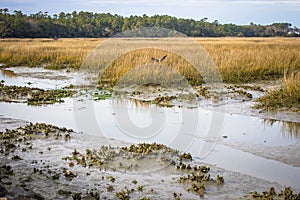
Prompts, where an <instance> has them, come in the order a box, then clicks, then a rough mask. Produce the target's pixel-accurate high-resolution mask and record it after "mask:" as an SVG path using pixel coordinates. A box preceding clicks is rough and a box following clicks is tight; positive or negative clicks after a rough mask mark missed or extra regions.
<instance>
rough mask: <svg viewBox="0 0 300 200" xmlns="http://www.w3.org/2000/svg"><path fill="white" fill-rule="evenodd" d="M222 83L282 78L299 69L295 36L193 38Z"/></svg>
mask: <svg viewBox="0 0 300 200" xmlns="http://www.w3.org/2000/svg"><path fill="white" fill-rule="evenodd" d="M196 41H197V42H198V43H199V44H201V45H202V46H203V47H204V48H205V50H206V51H207V52H208V53H209V54H210V56H211V57H212V59H213V60H214V62H215V63H216V65H217V66H218V69H219V71H220V73H221V75H222V79H223V81H224V82H226V83H246V82H254V81H260V80H274V79H278V78H283V76H284V72H285V71H289V72H293V71H299V70H300V51H299V49H300V39H299V38H197V39H196Z"/></svg>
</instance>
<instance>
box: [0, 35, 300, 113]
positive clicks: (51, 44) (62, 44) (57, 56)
mask: <svg viewBox="0 0 300 200" xmlns="http://www.w3.org/2000/svg"><path fill="white" fill-rule="evenodd" d="M154 40H155V39H148V40H147V42H149V43H151V42H153V41H154ZM193 40H194V41H195V42H196V43H198V44H200V45H201V46H202V47H203V48H204V49H205V50H206V51H207V52H208V54H209V55H210V56H211V58H212V61H213V62H214V63H215V65H216V66H217V69H218V70H219V72H220V74H221V78H222V80H223V81H224V82H226V83H247V82H255V81H260V80H277V79H279V78H282V79H283V83H282V88H280V89H277V90H274V91H272V92H271V93H269V94H268V95H267V96H266V97H263V98H261V99H260V102H261V104H260V105H261V106H263V107H265V108H266V109H274V108H276V107H282V106H285V107H293V106H294V107H295V106H296V107H299V101H300V99H299V94H300V89H299V88H300V78H299V76H300V75H299V71H300V51H299V50H300V38H193ZM103 41H107V40H104V39H78V38H75V39H59V40H52V39H1V40H0V63H3V64H5V66H20V65H23V66H24V65H25V66H30V67H35V66H44V67H47V68H50V69H63V68H75V69H79V68H80V67H81V66H82V63H83V61H84V60H85V59H86V57H87V56H88V55H90V52H91V51H92V50H93V49H94V48H95V47H96V46H97V45H99V44H102V43H103ZM116 45H117V44H116ZM133 45H134V44H133ZM138 45H140V44H139V43H136V48H138ZM116 47H117V46H116ZM178 49H179V51H184V50H185V49H186V51H187V52H189V53H190V54H193V51H192V50H191V49H189V46H184V45H178ZM114 51H116V48H110V49H109V48H108V49H107V51H106V52H102V53H103V54H104V55H107V57H109V56H111V55H112V54H115V52H114ZM164 54H167V55H168V57H167V59H166V60H165V61H164V62H163V64H164V65H167V66H172V67H173V69H175V70H176V71H177V72H179V73H180V74H182V75H183V76H184V77H186V79H187V80H188V81H189V82H190V83H191V84H192V85H198V84H201V82H202V79H201V76H200V74H199V73H197V70H195V69H194V68H193V67H192V65H191V63H189V62H187V61H186V60H185V58H183V57H181V56H180V54H172V53H170V52H168V51H165V50H163V48H162V49H155V50H154V49H152V48H144V49H141V50H139V51H132V52H129V53H127V54H124V55H119V57H118V59H115V61H114V62H113V63H110V66H109V67H107V68H106V69H105V71H104V72H102V78H103V79H105V80H106V81H108V82H111V83H116V81H118V79H119V78H120V77H122V76H123V75H124V74H126V73H128V72H129V71H130V70H131V69H132V68H133V66H139V65H141V64H144V65H145V64H151V57H156V58H159V57H161V56H162V55H164ZM99 62H101V60H100V61H99ZM99 65H101V63H99ZM201 73H207V74H206V75H205V76H208V74H210V72H209V70H208V72H207V71H205V70H202V71H201ZM156 74H159V72H157V73H156ZM152 75H153V73H152ZM160 75H161V74H160ZM163 75H165V74H163ZM201 75H203V74H201ZM154 76H155V73H154ZM142 78H143V77H142ZM204 81H205V80H204Z"/></svg>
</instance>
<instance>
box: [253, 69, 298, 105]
mask: <svg viewBox="0 0 300 200" xmlns="http://www.w3.org/2000/svg"><path fill="white" fill-rule="evenodd" d="M257 101H258V104H257V105H256V106H255V108H259V109H262V110H266V111H270V110H271V111H272V110H277V109H279V108H287V109H289V110H292V111H299V110H300V72H293V73H291V74H289V75H285V76H284V78H283V80H282V86H281V87H280V88H277V89H274V90H272V91H270V92H268V93H267V95H265V96H262V97H260V98H258V100H257Z"/></svg>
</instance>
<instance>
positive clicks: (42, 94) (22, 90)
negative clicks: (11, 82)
mask: <svg viewBox="0 0 300 200" xmlns="http://www.w3.org/2000/svg"><path fill="white" fill-rule="evenodd" d="M74 93H75V91H73V90H43V89H40V88H30V87H26V86H25V87H22V86H6V85H4V84H2V83H0V101H7V102H12V101H17V102H18V101H21V102H27V104H28V105H42V104H54V103H57V102H59V103H61V102H63V100H62V98H66V97H71V96H72V95H73V94H74Z"/></svg>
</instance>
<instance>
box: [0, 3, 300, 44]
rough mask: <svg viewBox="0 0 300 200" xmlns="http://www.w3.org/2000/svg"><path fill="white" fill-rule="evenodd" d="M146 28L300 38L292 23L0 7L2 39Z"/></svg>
mask: <svg viewBox="0 0 300 200" xmlns="http://www.w3.org/2000/svg"><path fill="white" fill-rule="evenodd" d="M143 27H157V28H166V29H171V30H175V31H178V32H180V33H183V34H185V35H187V36H191V37H228V36H231V37H236V36H238V37H275V36H279V37H288V36H292V37H299V36H300V33H299V32H300V29H298V28H297V27H295V26H294V27H292V24H290V23H273V24H270V25H259V24H255V23H252V22H251V23H250V24H249V25H236V24H232V23H230V24H220V23H219V22H218V21H217V20H215V21H213V22H209V21H208V19H207V18H203V19H201V20H194V19H183V18H176V17H172V16H168V15H154V16H147V15H145V14H144V15H143V16H129V17H123V16H120V15H117V14H115V15H112V14H110V13H93V12H83V11H81V12H76V11H74V12H72V13H64V12H60V13H59V14H54V15H49V14H48V13H47V12H38V13H35V14H30V15H27V14H24V13H22V11H17V10H15V11H13V12H9V10H8V9H7V8H4V9H0V37H1V38H14V37H16V38H72V37H96V38H97V37H111V36H113V35H115V34H117V33H120V32H124V31H128V30H134V29H137V28H143Z"/></svg>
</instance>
